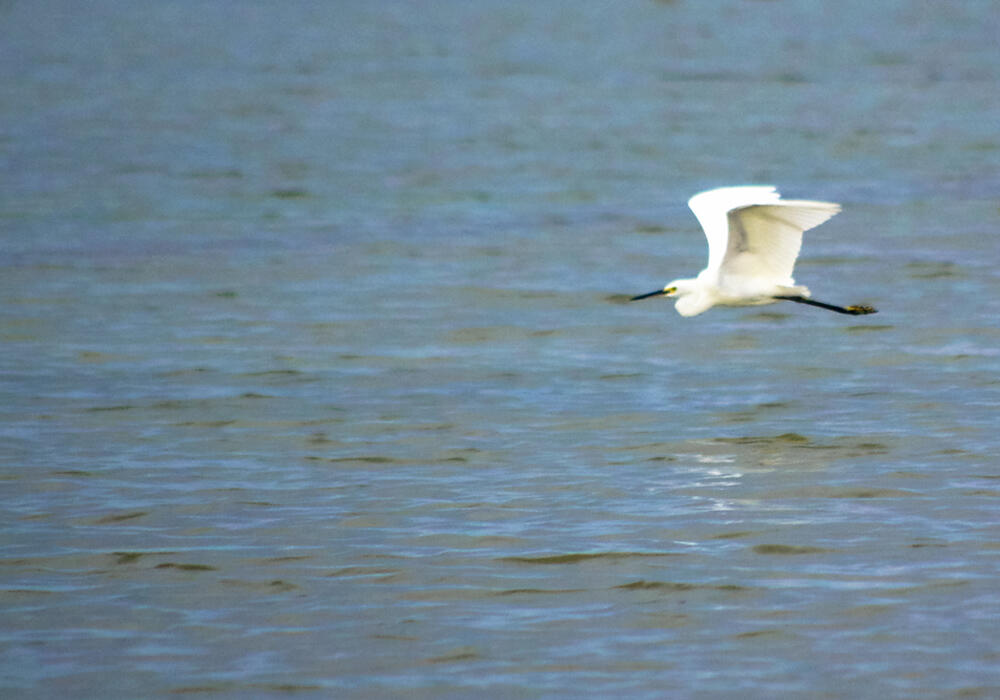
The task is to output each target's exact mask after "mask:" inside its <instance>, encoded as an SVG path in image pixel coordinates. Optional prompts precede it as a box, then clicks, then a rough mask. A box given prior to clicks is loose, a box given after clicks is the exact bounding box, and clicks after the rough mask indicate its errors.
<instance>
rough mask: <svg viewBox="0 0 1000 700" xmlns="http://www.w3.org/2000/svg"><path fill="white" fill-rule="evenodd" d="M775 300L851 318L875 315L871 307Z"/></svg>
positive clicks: (808, 300) (789, 299)
mask: <svg viewBox="0 0 1000 700" xmlns="http://www.w3.org/2000/svg"><path fill="white" fill-rule="evenodd" d="M774 298H775V299H781V300H783V301H794V302H795V303H796V304H808V305H809V306H818V307H819V308H821V309H827V310H828V311H836V312H837V313H838V314H849V315H851V316H864V315H865V314H873V313H876V309H875V308H873V307H871V306H865V305H863V304H859V305H856V306H836V305H835V304H824V303H823V302H822V301H814V300H812V299H807V298H805V297H774Z"/></svg>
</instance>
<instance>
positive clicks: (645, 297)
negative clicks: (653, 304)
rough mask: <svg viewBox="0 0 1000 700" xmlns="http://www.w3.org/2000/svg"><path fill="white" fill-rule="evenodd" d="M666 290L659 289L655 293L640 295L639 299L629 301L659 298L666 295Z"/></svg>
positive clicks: (633, 298)
mask: <svg viewBox="0 0 1000 700" xmlns="http://www.w3.org/2000/svg"><path fill="white" fill-rule="evenodd" d="M666 293H667V291H666V290H665V289H657V290H656V291H655V292H649V293H648V294H640V295H639V296H637V297H632V298H631V299H629V301H639V300H640V299H649V297H658V296H660V295H661V294H666Z"/></svg>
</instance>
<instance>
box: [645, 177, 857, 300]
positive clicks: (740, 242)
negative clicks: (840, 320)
mask: <svg viewBox="0 0 1000 700" xmlns="http://www.w3.org/2000/svg"><path fill="white" fill-rule="evenodd" d="M688 206H689V207H691V211H693V212H694V215H695V217H696V218H697V219H698V222H699V223H700V224H701V227H702V228H703V229H704V230H705V236H706V237H707V238H708V267H706V268H705V269H704V270H702V271H701V272H700V273H699V274H698V276H697V277H696V278H694V279H679V280H674V281H673V282H671V283H669V284H668V285H667V286H665V287H664V288H663V289H657V290H656V291H655V292H649V293H648V294H640V295H639V296H635V297H632V299H631V300H632V301H636V300H638V299H647V298H649V297H653V296H667V297H675V298H676V299H677V304H676V308H677V313H679V314H680V315H681V316H697V315H698V314H700V313H702V312H704V311H708V310H709V309H710V308H712V307H713V306H759V305H762V304H773V303H775V302H777V301H794V302H796V303H799V304H809V305H810V306H818V307H819V308H821V309H829V310H830V311H836V312H837V313H842V314H851V315H853V316H859V315H863V314H873V313H875V309H873V308H872V307H870V306H863V305H855V306H836V305H834V304H825V303H823V302H821V301H814V300H813V299H810V298H809V297H810V294H809V290H808V289H807V288H806V287H803V286H801V285H796V284H795V280H794V279H792V269H793V268H794V267H795V259H796V258H797V257H798V256H799V249H800V248H801V247H802V233H803V232H804V231H808V230H809V229H811V228H813V227H815V226H819V225H820V224H822V223H823V222H824V221H826V220H827V219H829V218H830V217H832V216H833V215H834V214H836V213H837V212H839V211H840V205H839V204H836V203H834V202H814V201H810V200H805V199H782V198H781V195H780V194H779V193H778V191H777V190H776V189H775V188H774V187H766V186H747V187H720V188H719V189H715V190H708V191H707V192H701V193H699V194H696V195H695V196H694V197H692V198H691V199H690V200H688Z"/></svg>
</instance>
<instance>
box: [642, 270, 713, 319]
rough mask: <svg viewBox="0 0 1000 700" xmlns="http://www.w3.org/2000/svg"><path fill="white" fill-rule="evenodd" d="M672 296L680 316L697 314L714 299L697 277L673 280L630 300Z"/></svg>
mask: <svg viewBox="0 0 1000 700" xmlns="http://www.w3.org/2000/svg"><path fill="white" fill-rule="evenodd" d="M657 296H662V297H673V298H675V299H677V304H676V305H675V307H676V309H677V313H679V314H680V315H681V316H697V315H698V314H700V313H701V312H703V311H706V310H708V309H709V308H711V307H712V305H713V304H714V303H715V301H714V300H713V299H712V297H711V295H710V294H707V293H706V292H705V289H704V287H703V285H702V284H701V283H700V282H699V280H697V279H683V280H674V281H673V282H670V283H669V284H667V285H666V286H665V287H664V288H663V289H657V290H656V291H655V292H649V293H647V294H640V295H639V296H635V297H632V299H631V300H632V301H638V300H639V299H648V298H649V297H657Z"/></svg>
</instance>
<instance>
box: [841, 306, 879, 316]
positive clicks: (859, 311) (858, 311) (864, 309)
mask: <svg viewBox="0 0 1000 700" xmlns="http://www.w3.org/2000/svg"><path fill="white" fill-rule="evenodd" d="M845 308H846V309H847V310H848V311H850V312H851V313H852V314H854V315H855V316H864V315H865V314H874V313H877V312H878V310H877V309H876V308H875V307H874V306H866V305H865V304H857V305H854V306H847V307H845Z"/></svg>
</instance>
